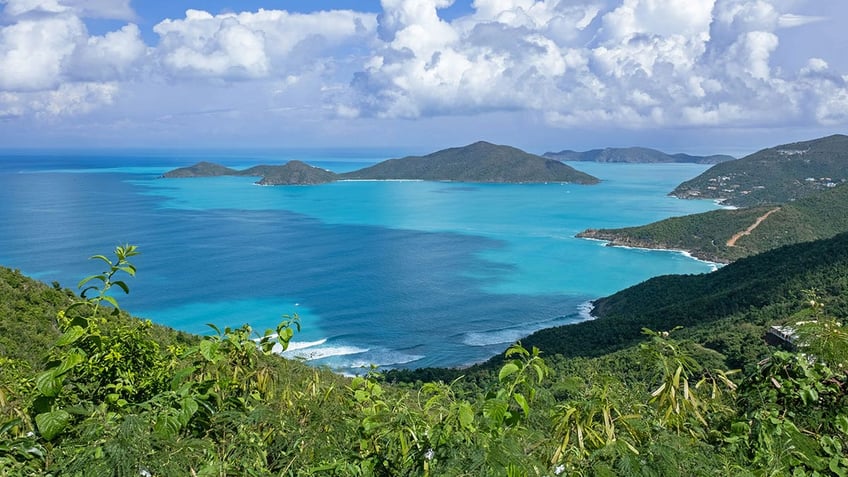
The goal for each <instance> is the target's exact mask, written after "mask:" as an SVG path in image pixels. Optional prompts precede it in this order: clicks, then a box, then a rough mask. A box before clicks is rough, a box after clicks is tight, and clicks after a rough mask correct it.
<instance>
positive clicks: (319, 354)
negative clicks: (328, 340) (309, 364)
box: [283, 346, 368, 361]
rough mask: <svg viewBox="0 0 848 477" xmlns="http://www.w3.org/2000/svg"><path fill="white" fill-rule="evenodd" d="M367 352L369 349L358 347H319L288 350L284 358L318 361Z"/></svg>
mask: <svg viewBox="0 0 848 477" xmlns="http://www.w3.org/2000/svg"><path fill="white" fill-rule="evenodd" d="M366 352H368V348H358V347H356V346H326V347H325V346H318V347H310V348H305V349H298V350H287V351H286V352H285V353H283V356H285V357H286V358H296V359H302V360H305V361H313V360H316V359H324V358H331V357H334V356H348V355H352V354H361V353H366Z"/></svg>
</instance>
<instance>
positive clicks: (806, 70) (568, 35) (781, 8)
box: [0, 0, 848, 145]
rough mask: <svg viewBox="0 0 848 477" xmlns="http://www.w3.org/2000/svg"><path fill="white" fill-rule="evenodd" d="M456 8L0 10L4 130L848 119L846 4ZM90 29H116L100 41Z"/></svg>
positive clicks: (589, 2)
mask: <svg viewBox="0 0 848 477" xmlns="http://www.w3.org/2000/svg"><path fill="white" fill-rule="evenodd" d="M453 3H454V2H453V1H452V0H382V2H381V6H382V10H381V11H380V12H379V13H373V12H357V11H352V10H341V9H339V10H324V11H303V12H296V11H284V10H274V9H261V8H260V9H256V10H253V11H233V10H232V9H231V8H228V9H223V10H222V11H218V12H211V11H206V10H204V9H203V5H204V4H203V3H198V5H197V8H195V9H189V10H187V11H186V12H185V14H184V15H183V16H182V17H180V18H164V17H163V18H157V19H156V20H155V23H152V25H148V26H149V28H147V27H144V26H143V24H142V22H141V21H140V19H141V18H142V17H146V18H149V17H150V16H151V14H153V13H154V12H151V11H145V12H144V15H140V13H139V11H137V8H140V6H135V5H134V4H133V3H131V2H130V1H129V0H0V6H2V10H0V123H2V124H3V125H4V127H3V129H4V130H6V131H7V134H8V135H11V134H14V138H17V142H19V143H21V144H24V145H25V144H26V143H27V142H35V143H36V144H38V143H39V139H38V138H37V137H35V136H33V137H31V138H30V140H33V139H34V141H30V140H28V139H27V138H25V137H24V136H26V135H27V133H29V132H37V133H38V134H40V135H42V136H43V135H46V136H47V137H50V138H53V140H54V141H56V142H58V143H65V144H73V143H79V142H85V141H86V140H88V141H89V142H94V143H111V144H112V145H116V144H121V140H122V139H121V138H123V140H124V141H126V142H127V143H144V142H146V141H150V140H153V141H162V142H163V143H166V144H174V143H185V144H189V143H191V142H192V139H191V138H192V137H194V138H195V139H194V142H195V143H197V144H199V143H202V141H203V139H202V138H203V137H204V136H208V135H209V134H210V133H211V134H214V135H216V136H217V137H220V138H223V139H222V140H225V141H230V142H231V143H233V144H236V143H238V142H239V141H246V140H253V141H260V142H263V143H264V144H274V143H275V141H276V140H279V141H285V142H286V143H291V141H292V138H295V139H297V138H299V139H300V140H301V141H302V142H303V143H304V144H306V143H314V142H316V141H318V140H319V139H320V138H325V139H326V140H327V141H330V142H333V141H335V142H338V143H344V141H346V140H347V141H353V140H357V139H358V140H360V141H361V137H362V136H363V135H368V134H372V135H373V134H377V133H380V132H381V131H382V132H384V133H386V132H387V131H388V133H387V134H388V135H389V136H388V137H384V138H383V140H392V141H395V142H403V141H404V140H409V139H410V138H409V136H408V135H409V134H410V131H413V130H415V129H416V128H419V129H420V128H425V127H430V126H434V125H436V124H439V123H443V124H444V125H443V126H441V128H440V127H435V129H434V130H435V131H443V130H452V131H454V132H453V134H454V135H456V137H461V134H459V133H458V132H456V131H455V129H456V125H457V124H462V123H467V124H468V127H469V131H468V132H467V135H468V136H469V137H470V136H471V135H472V134H473V128H480V127H481V125H486V124H488V123H493V124H500V125H501V127H502V128H504V129H508V128H509V124H510V123H511V122H512V123H514V124H513V125H512V127H513V128H514V127H515V123H521V124H525V125H527V127H532V128H534V129H536V130H545V131H547V133H545V134H547V137H555V136H557V135H561V137H563V138H567V137H568V134H569V131H572V130H575V129H576V130H581V129H586V128H588V127H589V126H588V125H591V126H592V127H597V128H599V129H603V130H607V131H627V132H629V133H631V134H634V135H636V134H639V133H644V134H655V133H657V134H658V133H660V132H663V133H665V134H669V133H672V132H674V131H678V132H679V131H684V132H685V131H691V130H713V131H732V130H737V129H738V130H772V131H781V130H783V131H785V130H788V129H791V128H799V129H802V130H804V131H823V132H826V131H832V130H838V129H839V128H844V127H845V126H846V125H848V62H846V60H845V59H844V58H843V56H844V54H843V52H844V49H840V46H842V47H845V46H848V33H846V32H845V31H844V29H843V28H842V27H841V26H840V24H839V23H840V22H839V20H840V19H841V18H844V14H848V7H846V6H838V5H836V6H833V5H832V6H831V7H832V11H827V9H824V10H823V9H822V4H821V3H820V2H814V1H812V0H811V1H806V2H805V1H800V0H754V1H750V0H745V1H743V0H577V1H575V0H570V1H565V0H474V1H473V3H471V4H470V6H469V9H468V11H469V12H470V13H467V14H463V15H459V16H455V17H452V18H445V16H443V15H442V12H443V11H444V10H445V9H447V8H449V7H451V6H452V5H453ZM838 8H841V12H840V11H836V9H838ZM840 13H842V15H840ZM95 22H100V23H99V24H100V25H102V24H103V23H104V22H109V23H108V24H109V25H114V26H115V28H111V29H107V30H105V31H98V32H97V33H92V30H93V28H92V25H94V26H97V25H98V23H95ZM150 38H153V39H154V40H151V39H150ZM834 38H837V39H838V40H839V41H841V43H837V44H833V39H834ZM510 118H513V119H512V121H511V120H510ZM528 123H529V124H528ZM393 131H394V133H392V132H393ZM537 133H538V132H537ZM392 134H394V135H392ZM538 134H541V133H538ZM689 134H692V133H689ZM0 135H2V136H6V135H3V134H2V133H0ZM22 135H23V136H22ZM86 138H88V139H86ZM92 138H94V139H92ZM2 139H8V140H7V144H8V143H9V140H11V139H9V138H8V137H2ZM12 142H15V141H12Z"/></svg>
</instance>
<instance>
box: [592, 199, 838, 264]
mask: <svg viewBox="0 0 848 477" xmlns="http://www.w3.org/2000/svg"><path fill="white" fill-rule="evenodd" d="M846 231H848V187H846V186H844V185H843V186H839V187H833V188H828V189H825V190H824V191H819V192H816V193H813V194H811V195H809V196H807V197H804V198H802V199H798V200H796V201H793V202H790V203H787V204H784V205H782V206H779V207H777V206H762V207H751V208H745V209H737V210H715V211H710V212H705V213H701V214H693V215H687V216H683V217H673V218H670V219H665V220H661V221H659V222H654V223H652V224H648V225H643V226H639V227H627V228H620V229H591V230H586V231H584V232H581V233H579V234H578V235H577V236H578V237H582V238H593V239H598V240H607V241H609V242H610V244H612V245H621V246H631V247H643V248H661V249H673V250H685V251H688V252H690V253H692V255H694V256H695V257H698V258H701V259H704V260H711V261H716V262H724V263H727V262H731V261H733V260H736V259H739V258H742V257H747V256H751V255H754V254H757V253H761V252H765V251H767V250H771V249H774V248H777V247H780V246H783V245H790V244H793V243H800V242H808V241H811V240H817V239H822V238H829V237H833V236H834V235H836V234H838V233H841V232H846Z"/></svg>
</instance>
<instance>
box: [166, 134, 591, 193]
mask: <svg viewBox="0 0 848 477" xmlns="http://www.w3.org/2000/svg"><path fill="white" fill-rule="evenodd" d="M216 176H253V177H261V178H262V179H260V180H259V181H258V182H257V184H260V185H313V184H325V183H329V182H335V181H340V180H425V181H455V182H481V183H520V184H524V183H551V182H553V183H556V182H560V183H574V184H597V183H599V182H600V179H598V178H597V177H594V176H592V175H589V174H586V173H584V172H580V171H578V170H576V169H574V168H573V167H571V166H569V165H567V164H563V163H562V162H560V161H558V160H554V159H548V158H544V157H541V156H538V155H535V154H530V153H528V152H525V151H522V150H521V149H517V148H514V147H511V146H502V145H495V144H491V143H488V142H485V141H479V142H476V143H473V144H469V145H467V146H463V147H455V148H449V149H443V150H441V151H437V152H434V153H432V154H428V155H426V156H408V157H404V158H400V159H389V160H386V161H383V162H380V163H377V164H375V165H373V166H369V167H366V168H363V169H359V170H356V171H352V172H347V173H343V174H336V173H334V172H331V171H328V170H325V169H321V168H319V167H314V166H310V165H309V164H306V163H304V162H301V161H290V162H288V163H286V164H284V165H279V166H266V165H263V166H255V167H251V168H249V169H245V170H242V171H238V170H235V169H231V168H228V167H224V166H222V165H218V164H213V163H210V162H200V163H198V164H195V165H193V166H189V167H181V168H178V169H174V170H172V171H169V172H166V173H165V174H164V175H163V177H165V178H185V177H216Z"/></svg>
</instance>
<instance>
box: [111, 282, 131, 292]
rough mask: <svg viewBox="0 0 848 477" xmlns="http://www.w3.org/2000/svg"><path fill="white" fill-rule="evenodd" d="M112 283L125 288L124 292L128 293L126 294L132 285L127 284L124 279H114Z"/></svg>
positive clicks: (122, 288)
mask: <svg viewBox="0 0 848 477" xmlns="http://www.w3.org/2000/svg"><path fill="white" fill-rule="evenodd" d="M112 285H115V286H117V287H118V288H120V289H121V290H123V291H124V293H126V294H129V293H130V287H128V286H127V284H126V283H125V282H123V281H122V280H118V281H114V282H112Z"/></svg>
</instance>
